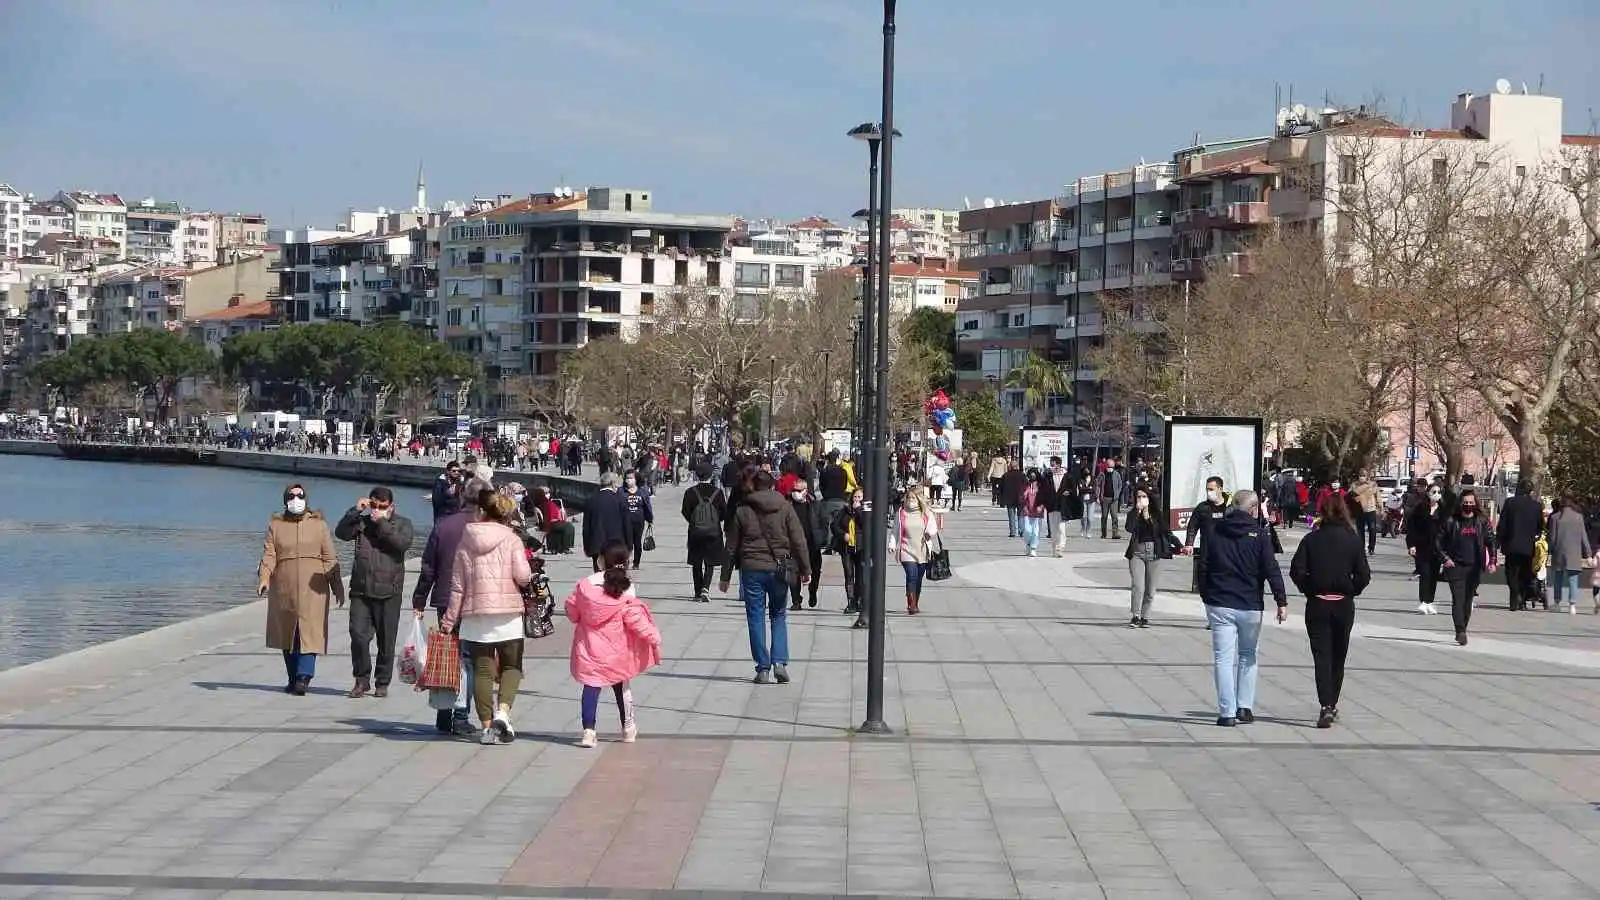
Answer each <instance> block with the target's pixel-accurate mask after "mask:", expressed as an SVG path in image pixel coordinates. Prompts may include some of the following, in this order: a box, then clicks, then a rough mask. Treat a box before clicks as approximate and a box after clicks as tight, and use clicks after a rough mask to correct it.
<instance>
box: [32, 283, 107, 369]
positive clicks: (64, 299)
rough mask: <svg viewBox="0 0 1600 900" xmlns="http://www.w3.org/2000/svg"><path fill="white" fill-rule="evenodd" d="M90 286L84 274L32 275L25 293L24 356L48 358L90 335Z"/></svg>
mask: <svg viewBox="0 0 1600 900" xmlns="http://www.w3.org/2000/svg"><path fill="white" fill-rule="evenodd" d="M93 307H94V286H93V284H92V283H91V279H90V277H89V276H88V275H87V274H84V273H69V272H57V273H52V274H43V275H35V276H34V277H33V280H32V283H31V284H30V285H29V289H28V314H27V315H28V320H27V331H28V341H27V345H28V346H27V353H28V355H29V356H51V355H54V354H56V353H60V352H62V351H65V350H66V349H67V348H69V347H71V346H72V343H73V341H78V340H83V339H84V338H87V337H89V336H90V335H91V333H92V332H93V324H94V316H93Z"/></svg>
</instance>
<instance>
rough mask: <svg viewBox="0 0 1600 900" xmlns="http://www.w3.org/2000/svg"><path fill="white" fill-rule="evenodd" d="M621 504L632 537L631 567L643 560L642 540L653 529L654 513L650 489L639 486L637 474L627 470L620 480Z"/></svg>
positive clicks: (637, 565) (637, 566) (635, 566)
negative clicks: (626, 513)
mask: <svg viewBox="0 0 1600 900" xmlns="http://www.w3.org/2000/svg"><path fill="white" fill-rule="evenodd" d="M622 504H623V506H624V508H626V509H627V511H628V532H629V533H630V534H631V535H632V536H633V567H634V568H635V569H637V568H639V563H640V562H642V561H643V560H644V539H645V537H647V536H648V535H649V534H650V532H651V531H652V530H653V529H654V528H655V522H656V511H655V506H654V505H653V504H652V503H651V502H650V489H649V488H647V487H643V486H641V485H640V484H639V474H638V472H636V471H633V470H629V471H628V473H627V474H626V475H624V476H623V478H622Z"/></svg>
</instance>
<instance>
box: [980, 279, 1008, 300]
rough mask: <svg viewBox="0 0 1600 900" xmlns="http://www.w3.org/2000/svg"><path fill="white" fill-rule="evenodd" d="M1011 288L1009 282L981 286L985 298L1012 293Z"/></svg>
mask: <svg viewBox="0 0 1600 900" xmlns="http://www.w3.org/2000/svg"><path fill="white" fill-rule="evenodd" d="M1011 288H1012V285H1011V282H1009V281H1002V282H996V283H994V284H986V285H984V286H983V295H984V296H985V297H995V296H999V295H1001V294H1009V293H1011V292H1012V290H1011Z"/></svg>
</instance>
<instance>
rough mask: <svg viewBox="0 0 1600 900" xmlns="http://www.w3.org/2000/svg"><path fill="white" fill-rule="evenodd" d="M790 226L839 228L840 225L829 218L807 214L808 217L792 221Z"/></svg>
mask: <svg viewBox="0 0 1600 900" xmlns="http://www.w3.org/2000/svg"><path fill="white" fill-rule="evenodd" d="M789 227H790V228H806V229H812V228H838V227H839V226H837V225H835V224H833V223H832V222H830V221H828V220H827V219H824V218H822V217H821V216H807V217H806V218H804V219H801V220H800V221H798V222H793V223H791V224H790V225H789Z"/></svg>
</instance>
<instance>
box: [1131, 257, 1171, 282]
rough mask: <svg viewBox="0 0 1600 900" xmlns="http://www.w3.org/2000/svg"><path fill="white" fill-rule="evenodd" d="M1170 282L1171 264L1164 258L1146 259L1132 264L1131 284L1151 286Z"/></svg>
mask: <svg viewBox="0 0 1600 900" xmlns="http://www.w3.org/2000/svg"><path fill="white" fill-rule="evenodd" d="M1171 283H1172V264H1171V263H1169V262H1168V261H1166V260H1164V259H1159V260H1157V259H1147V260H1144V261H1142V262H1138V263H1135V264H1134V267H1133V286H1134V287H1152V286H1155V285H1161V284H1171Z"/></svg>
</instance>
